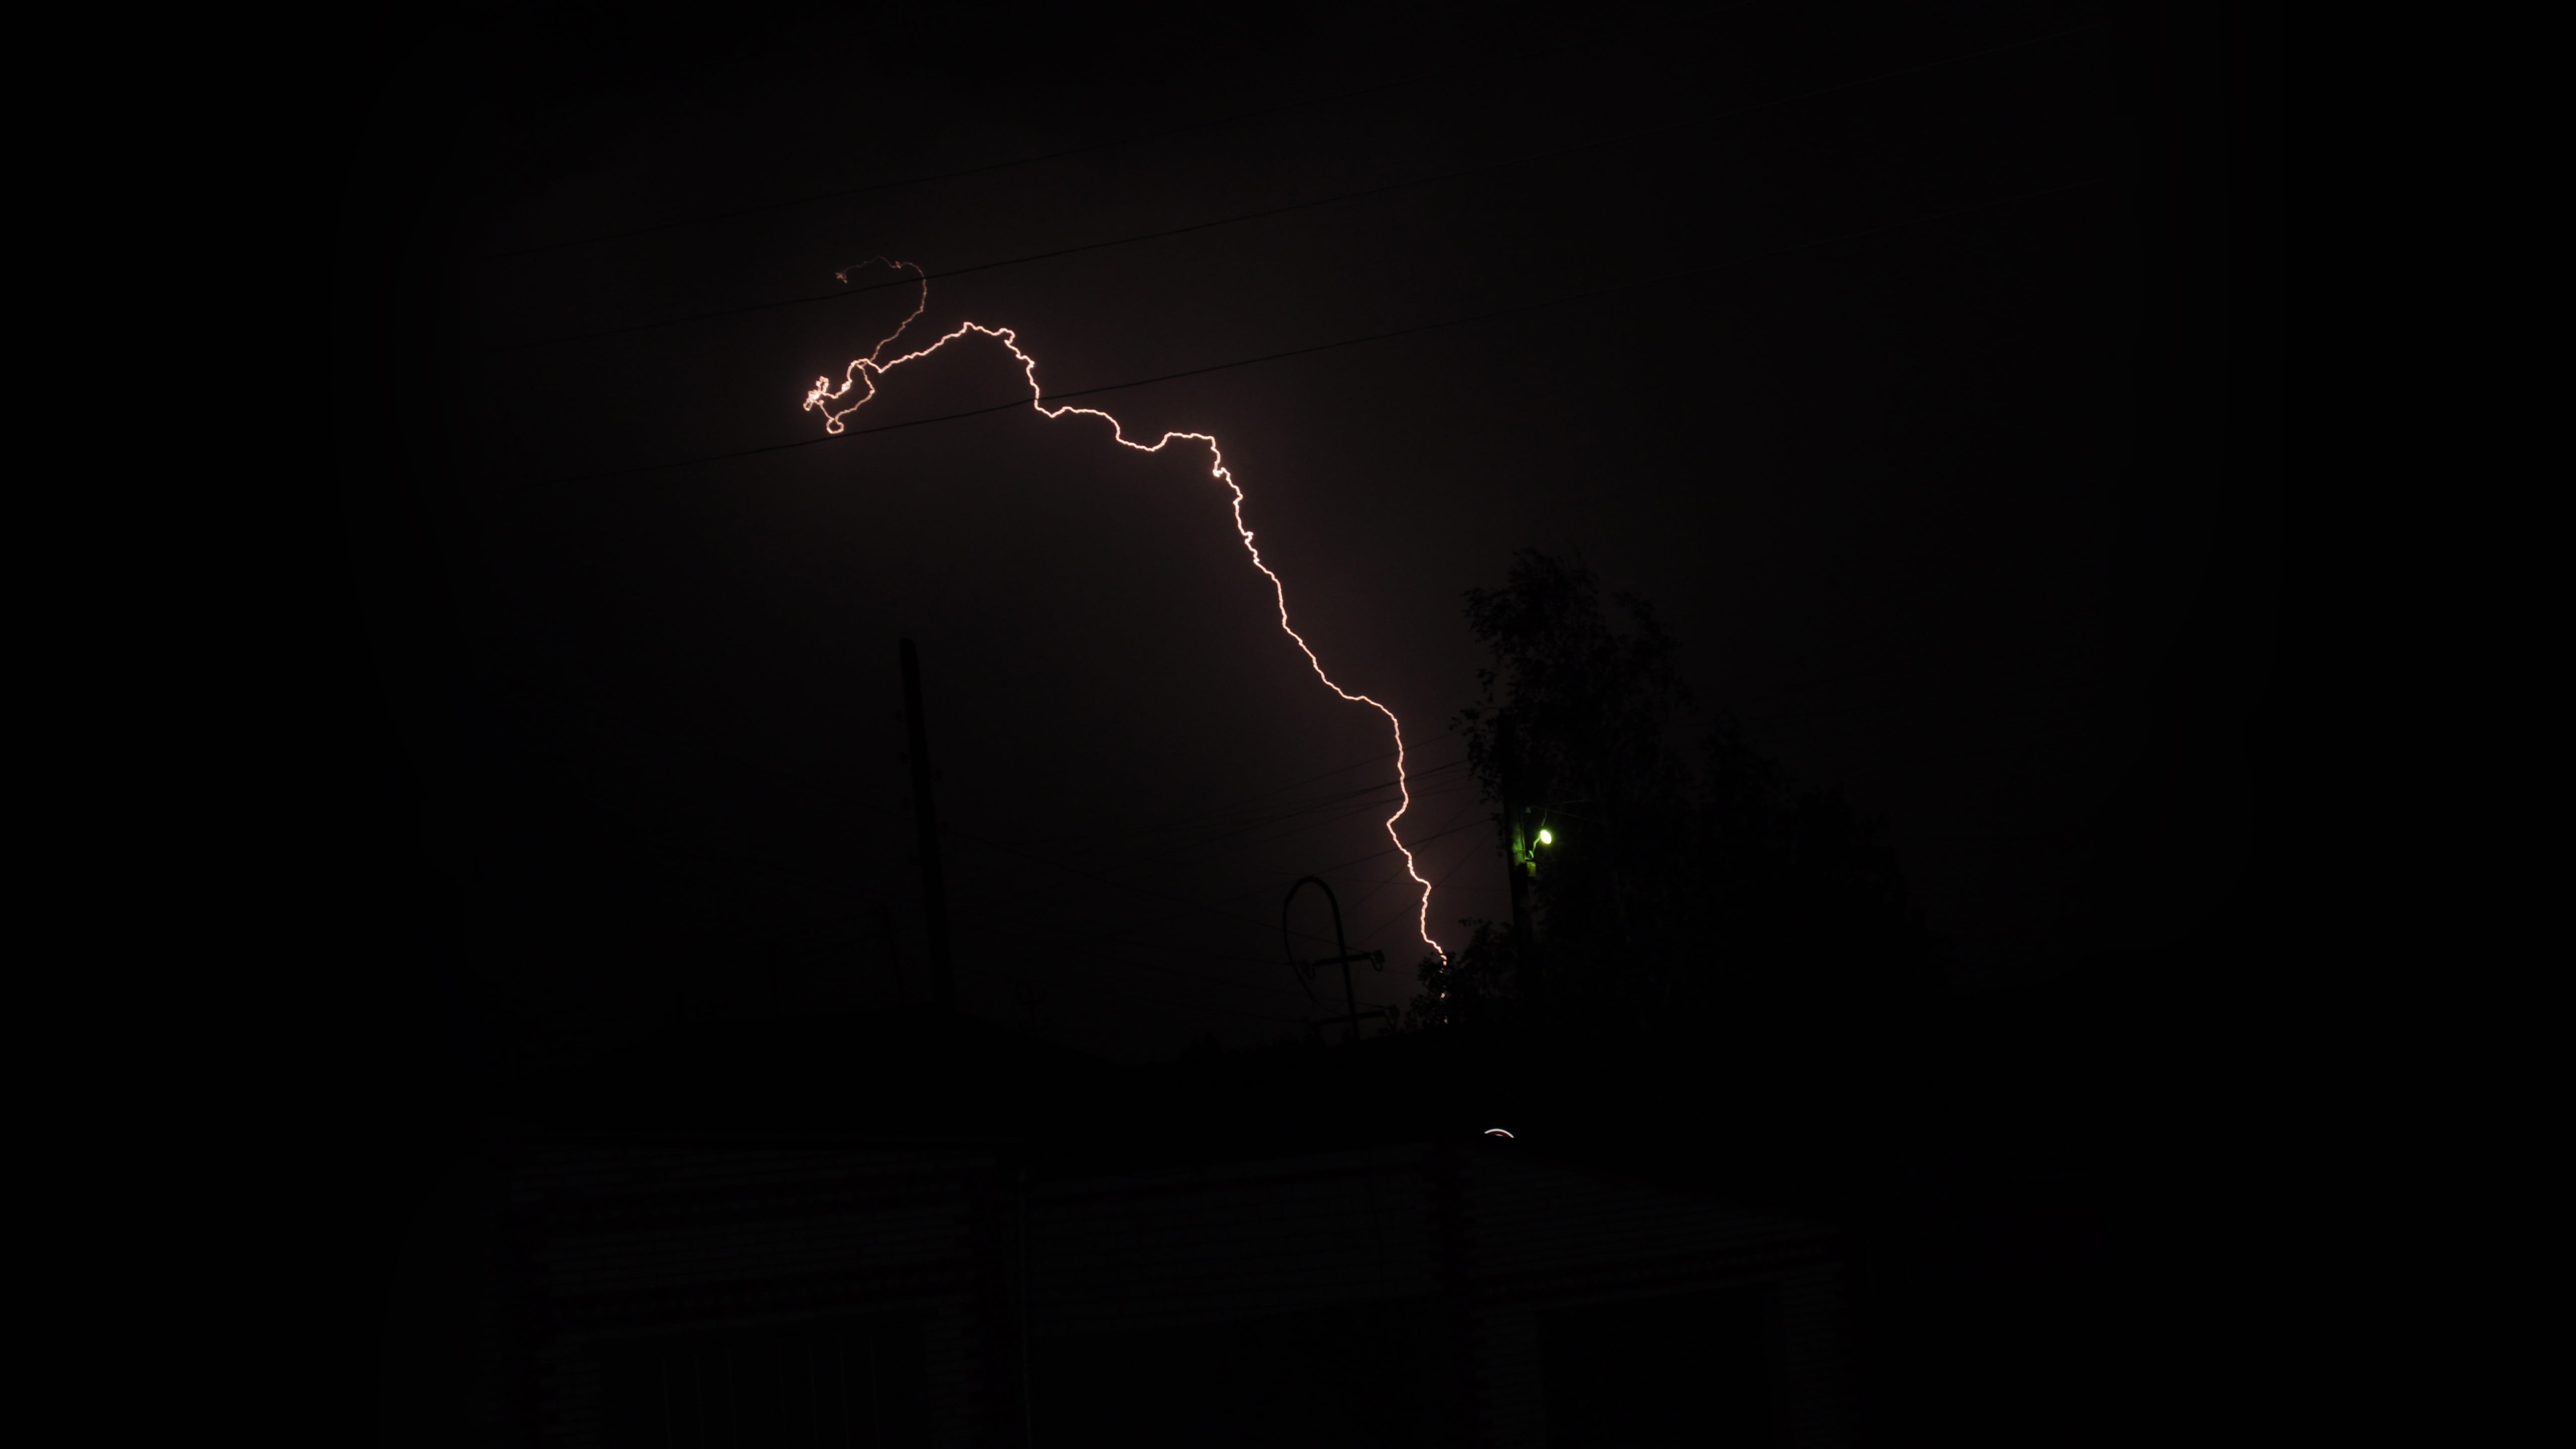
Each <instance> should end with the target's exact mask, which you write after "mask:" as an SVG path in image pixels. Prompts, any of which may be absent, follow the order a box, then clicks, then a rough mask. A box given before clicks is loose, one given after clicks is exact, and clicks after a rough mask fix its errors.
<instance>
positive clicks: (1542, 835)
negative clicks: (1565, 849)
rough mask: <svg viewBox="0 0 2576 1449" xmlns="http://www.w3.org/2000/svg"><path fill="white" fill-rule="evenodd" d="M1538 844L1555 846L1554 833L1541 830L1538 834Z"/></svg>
mask: <svg viewBox="0 0 2576 1449" xmlns="http://www.w3.org/2000/svg"><path fill="white" fill-rule="evenodd" d="M1538 843H1539V844H1541V845H1554V844H1556V832H1555V831H1553V830H1548V829H1544V828H1542V829H1541V830H1540V831H1539V833H1538Z"/></svg>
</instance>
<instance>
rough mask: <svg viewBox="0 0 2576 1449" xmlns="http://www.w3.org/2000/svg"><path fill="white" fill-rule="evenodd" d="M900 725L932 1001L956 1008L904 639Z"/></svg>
mask: <svg viewBox="0 0 2576 1449" xmlns="http://www.w3.org/2000/svg"><path fill="white" fill-rule="evenodd" d="M903 727H904V734H905V738H906V743H907V745H908V747H909V748H908V751H907V756H906V757H907V758H908V759H909V760H910V761H911V762H912V818H913V824H914V828H915V831H916V833H917V836H918V839H919V840H920V849H921V915H922V924H923V925H924V926H925V927H926V928H927V930H928V934H929V938H930V1003H931V1005H933V1006H935V1007H937V1008H939V1009H940V1010H941V1011H943V1012H953V1011H955V1010H956V1009H957V972H956V968H955V967H954V966H953V965H952V964H951V962H950V961H949V958H948V879H947V877H946V876H945V875H943V874H942V873H941V871H940V868H939V812H938V810H937V809H936V808H935V807H934V806H933V805H932V804H931V799H930V786H931V782H932V781H933V780H934V779H936V778H937V776H936V774H935V773H934V772H933V771H932V770H931V768H930V728H929V726H928V725H927V724H926V723H925V722H924V721H923V719H922V713H921V651H920V650H918V649H915V648H913V647H912V641H911V640H909V639H906V640H904V641H903Z"/></svg>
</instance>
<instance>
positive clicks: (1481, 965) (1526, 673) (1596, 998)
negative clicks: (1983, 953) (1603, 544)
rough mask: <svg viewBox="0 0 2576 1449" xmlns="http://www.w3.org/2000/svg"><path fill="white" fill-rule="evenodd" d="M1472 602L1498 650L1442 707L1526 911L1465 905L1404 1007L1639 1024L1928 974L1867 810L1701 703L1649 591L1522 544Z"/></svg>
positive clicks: (1824, 998) (1844, 996)
mask: <svg viewBox="0 0 2576 1449" xmlns="http://www.w3.org/2000/svg"><path fill="white" fill-rule="evenodd" d="M1467 621H1468V624H1469V627H1471V628H1472V629H1473V630H1474V631H1475V634H1476V637H1477V639H1478V640H1479V641H1480V642H1481V643H1482V644H1483V645H1484V646H1485V647H1486V648H1487V649H1488V650H1489V651H1490V653H1491V663H1490V665H1489V666H1488V667H1487V668H1485V669H1483V670H1481V671H1480V672H1479V681H1480V683H1481V685H1482V697H1481V699H1480V701H1479V702H1478V703H1477V704H1476V705H1475V706H1474V707H1473V708H1470V709H1467V710H1465V711H1462V712H1461V713H1460V715H1459V716H1458V718H1457V720H1456V722H1455V728H1456V729H1457V730H1459V731H1460V732H1461V733H1463V734H1464V735H1465V736H1466V739H1467V748H1468V760H1469V762H1470V765H1471V768H1473V770H1474V771H1475V773H1476V776H1477V778H1478V780H1479V781H1480V782H1481V783H1482V785H1483V787H1484V790H1485V796H1486V798H1487V799H1488V800H1490V801H1492V802H1493V803H1494V804H1495V805H1496V806H1497V809H1498V814H1497V820H1498V824H1499V825H1500V827H1501V831H1502V835H1503V839H1502V841H1501V844H1502V846H1503V848H1504V850H1505V851H1506V852H1512V853H1515V854H1517V855H1518V857H1519V858H1520V860H1521V861H1523V862H1524V864H1523V865H1521V866H1519V867H1516V868H1518V869H1520V870H1521V872H1522V887H1523V892H1524V894H1523V900H1522V902H1521V906H1520V909H1519V915H1520V924H1519V925H1517V926H1516V925H1514V924H1513V923H1511V922H1492V921H1477V922H1468V923H1465V924H1468V925H1471V926H1472V927H1473V928H1474V934H1473V936H1472V938H1471V939H1470V941H1469V943H1468V944H1467V945H1466V946H1465V947H1464V948H1463V949H1462V950H1460V951H1459V952H1458V953H1456V955H1455V956H1454V957H1453V958H1452V959H1451V960H1450V961H1448V962H1447V963H1445V964H1444V963H1443V962H1441V961H1440V960H1439V958H1437V957H1430V958H1426V959H1425V960H1424V961H1423V963H1422V965H1421V972H1420V974H1421V979H1422V984H1423V992H1422V994H1421V995H1420V996H1419V997H1417V998H1416V999H1415V1001H1414V1002H1413V1005H1412V1009H1411V1012H1410V1013H1409V1021H1410V1022H1411V1024H1413V1025H1416V1026H1451V1025H1461V1024H1466V1023H1471V1022H1480V1021H1481V1022H1497V1023H1510V1024H1515V1025H1534V1024H1542V1023H1543V1024H1546V1025H1547V1026H1548V1027H1550V1028H1551V1029H1553V1028H1554V1027H1556V1026H1558V1025H1571V1024H1578V1023H1582V1024H1589V1025H1590V1026H1592V1027H1594V1028H1596V1029H1599V1030H1604V1031H1609V1032H1612V1033H1615V1034H1619V1035H1633V1034H1634V1033H1635V1032H1637V1031H1638V1030H1639V1029H1641V1028H1642V1029H1661V1028H1665V1027H1671V1028H1697V1027H1702V1026H1706V1025H1709V1024H1713V1023H1715V1022H1717V1021H1719V1020H1721V1019H1726V1018H1732V1019H1734V1020H1736V1021H1738V1022H1742V1021H1744V1020H1748V1019H1760V1018H1765V1017H1772V1016H1777V1015H1779V1014H1780V1013H1783V1012H1788V1011H1802V1012H1813V1011H1815V1010H1818V1009H1824V1010H1833V1009H1864V1008H1866V1007H1867V1006H1869V1005H1871V1004H1874V1003H1886V1002H1892V1001H1896V1000H1901V999H1904V998H1906V997H1909V996H1913V995H1916V994H1919V993H1922V992H1926V991H1928V990H1930V989H1931V988H1932V987H1933V985H1934V984H1935V983H1936V982H1937V981H1938V979H1939V975H1940V970H1939V965H1940V963H1939V959H1938V951H1937V948H1936V946H1935V944H1934V942H1933V941H1932V939H1931V938H1930V936H1929V935H1928V934H1927V933H1926V932H1925V931H1924V929H1923V926H1922V923H1921V920H1920V918H1919V917H1918V916H1917V914H1916V913H1915V912H1914V911H1913V910H1912V909H1911V908H1910V907H1909V906H1908V903H1907V899H1906V891H1905V885H1904V882H1903V879H1902V878H1901V876H1900V874H1899V872H1898V869H1897V865H1896V860H1895V856H1894V853H1893V851H1892V850H1891V849H1890V848H1889V846H1888V843H1887V841H1886V838H1885V835H1884V832H1883V830H1882V829H1881V828H1880V826H1879V825H1878V823H1877V822H1875V821H1873V820H1870V819H1867V818H1864V817H1863V816H1861V815H1860V814H1859V813H1858V812H1857V811H1855V810H1854V809H1853V808H1852V807H1851V806H1850V804H1849V803H1848V802H1847V801H1845V799H1844V798H1843V797H1842V795H1841V794H1840V793H1839V792H1838V791H1831V790H1815V789H1807V788H1803V787H1800V786H1797V785H1795V784H1793V783H1792V782H1790V781H1789V780H1788V779H1787V778H1786V777H1785V776H1784V775H1783V774H1782V772H1781V771H1780V770H1779V769H1778V768H1777V767H1775V766H1774V765H1773V764H1772V763H1771V762H1770V761H1768V760H1766V759H1764V758H1763V757H1762V756H1761V755H1759V754H1758V753H1756V752H1755V751H1754V749H1753V748H1752V747H1751V746H1750V745H1749V744H1748V743H1747V742H1746V740H1745V737H1744V732H1743V730H1742V728H1741V727H1740V726H1739V725H1738V724H1737V723H1736V722H1735V721H1734V720H1733V719H1732V718H1719V719H1717V720H1715V721H1713V722H1708V721H1703V720H1702V719H1701V718H1700V717H1699V716H1698V715H1697V714H1696V712H1695V709H1694V706H1693V704H1692V701H1691V699H1690V696H1689V693H1688V691H1687V690H1686V689H1685V688H1684V686H1683V684H1682V682H1681V679H1680V677H1679V675H1678V674H1677V672H1676V671H1675V669H1674V665H1673V642H1672V640H1671V638H1670V637H1669V636H1667V635H1666V634H1665V632H1664V631H1663V629H1662V628H1661V626H1660V625H1659V624H1658V623H1657V622H1656V619H1655V616H1654V611H1653V609H1652V607H1651V606H1650V605H1648V604H1647V602H1646V601H1644V600H1642V599H1639V598H1636V597H1634V596H1631V595H1627V594H1612V595H1610V596H1609V598H1608V599H1607V600H1606V602H1605V600H1604V598H1603V596H1602V593H1601V590H1600V588H1599V585H1598V583H1597V582H1596V580H1595V579H1594V577H1593V575H1592V573H1591V572H1590V570H1588V569H1586V568H1585V567H1583V566H1582V565H1581V564H1580V563H1579V562H1576V561H1572V560H1569V559H1565V558H1562V557H1558V556H1556V555H1553V554H1549V553H1546V552H1544V551H1541V550H1538V549H1534V548H1533V549H1523V550H1522V551H1521V552H1520V553H1519V554H1517V555H1516V556H1515V557H1514V558H1513V560H1512V564H1511V569H1510V573H1509V575H1508V577H1507V578H1506V580H1505V582H1504V584H1503V586H1502V587H1500V588H1497V589H1471V590H1469V591H1468V593H1467ZM1506 804H1507V805H1508V814H1507V815H1506V814H1505V813H1504V810H1503V807H1505V806H1506ZM1541 831H1545V832H1546V835H1545V836H1544V837H1541V835H1540V832H1541ZM1542 839H1544V841H1545V843H1541V841H1542Z"/></svg>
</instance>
